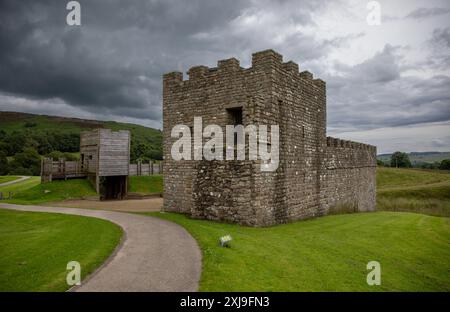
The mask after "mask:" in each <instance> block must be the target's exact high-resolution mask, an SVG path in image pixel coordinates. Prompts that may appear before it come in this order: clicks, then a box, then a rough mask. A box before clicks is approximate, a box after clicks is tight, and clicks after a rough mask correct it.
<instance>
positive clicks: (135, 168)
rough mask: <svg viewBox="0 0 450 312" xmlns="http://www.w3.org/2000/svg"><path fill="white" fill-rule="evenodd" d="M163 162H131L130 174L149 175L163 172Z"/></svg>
mask: <svg viewBox="0 0 450 312" xmlns="http://www.w3.org/2000/svg"><path fill="white" fill-rule="evenodd" d="M162 172H163V164H162V162H158V163H155V162H153V161H150V162H149V163H147V164H144V163H142V162H140V161H138V163H137V164H130V170H129V175H130V176H149V175H155V174H162Z"/></svg>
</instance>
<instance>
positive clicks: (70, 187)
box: [6, 179, 97, 205]
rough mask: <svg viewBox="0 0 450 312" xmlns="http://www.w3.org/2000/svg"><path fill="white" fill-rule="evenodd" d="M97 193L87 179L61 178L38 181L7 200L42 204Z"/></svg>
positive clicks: (14, 202)
mask: <svg viewBox="0 0 450 312" xmlns="http://www.w3.org/2000/svg"><path fill="white" fill-rule="evenodd" d="M96 195H97V193H96V192H95V190H94V188H93V187H92V185H91V184H90V182H89V181H87V180H83V179H74V180H67V181H64V180H61V181H53V182H51V183H44V184H40V182H38V184H37V185H35V186H33V187H31V188H29V189H26V190H23V191H21V192H17V193H15V195H14V196H13V199H12V200H7V201H6V202H8V203H13V204H24V205H26V204H42V203H47V202H53V201H62V200H67V199H77V198H82V197H88V196H96Z"/></svg>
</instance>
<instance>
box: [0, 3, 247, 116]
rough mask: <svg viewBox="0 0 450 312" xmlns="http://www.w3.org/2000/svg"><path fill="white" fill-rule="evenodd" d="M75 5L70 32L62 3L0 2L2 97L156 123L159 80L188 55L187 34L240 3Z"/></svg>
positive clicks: (219, 20)
mask: <svg viewBox="0 0 450 312" xmlns="http://www.w3.org/2000/svg"><path fill="white" fill-rule="evenodd" d="M80 3H81V13H82V14H81V22H82V25H81V26H78V27H70V26H67V25H66V22H65V18H66V15H67V12H68V11H66V9H65V5H66V3H65V2H64V1H42V2H39V1H33V2H29V3H25V2H19V1H2V2H1V4H0V27H1V29H2V31H1V33H0V46H1V49H0V90H1V91H2V92H7V93H12V94H17V95H21V96H25V97H30V98H37V99H46V98H60V99H62V100H63V101H65V102H66V103H68V104H70V105H73V106H76V107H80V108H82V109H84V110H87V111H89V112H93V113H97V114H100V113H108V114H112V115H117V116H127V117H132V118H142V119H152V120H159V119H160V118H161V75H162V74H163V73H164V72H167V71H170V70H173V69H174V67H176V66H177V64H179V60H180V58H181V59H182V58H183V56H184V55H186V54H192V53H194V54H195V47H194V45H193V42H192V41H190V40H189V39H188V36H189V35H190V34H193V33H196V32H198V31H200V30H201V29H205V28H206V29H208V28H210V27H212V26H213V25H214V26H216V27H217V26H220V25H222V24H223V23H225V22H226V21H228V20H229V19H231V18H233V17H235V16H236V15H237V14H238V12H239V8H240V5H239V4H240V3H241V4H245V2H243V1H241V2H239V3H236V5H233V6H230V5H226V4H225V3H224V2H223V1H176V2H175V1H167V0H165V1H151V2H150V1H127V4H126V5H124V3H123V2H122V1H89V2H88V1H80ZM184 51H185V52H184ZM55 113H57V112H55Z"/></svg>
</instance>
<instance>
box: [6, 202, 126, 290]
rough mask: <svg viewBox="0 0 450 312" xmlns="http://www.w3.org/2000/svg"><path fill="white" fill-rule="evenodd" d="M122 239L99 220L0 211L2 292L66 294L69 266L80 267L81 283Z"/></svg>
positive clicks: (110, 225) (114, 228) (112, 227)
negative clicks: (74, 263)
mask: <svg viewBox="0 0 450 312" xmlns="http://www.w3.org/2000/svg"><path fill="white" fill-rule="evenodd" d="M121 236H122V230H121V229H120V227H119V226H117V225H115V224H113V223H111V222H108V221H104V220H100V219H95V218H87V217H80V216H70V215H62V214H53V213H41V212H39V213H36V212H19V211H11V210H3V209H0V250H1V254H2V256H1V257H0V291H64V290H66V289H68V288H69V286H68V285H67V283H66V275H67V273H68V272H69V271H67V270H66V266H67V263H68V262H69V261H78V262H79V263H80V265H81V276H82V278H84V277H86V276H87V275H88V274H90V273H92V272H93V271H94V270H95V269H96V268H97V267H98V266H100V265H101V264H102V263H103V262H104V261H105V260H106V259H107V257H108V256H109V255H110V254H111V253H112V252H113V250H114V249H115V247H116V246H117V244H118V243H119V241H120V238H121Z"/></svg>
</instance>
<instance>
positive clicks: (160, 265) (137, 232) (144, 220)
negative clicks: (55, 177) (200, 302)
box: [0, 204, 201, 291]
mask: <svg viewBox="0 0 450 312" xmlns="http://www.w3.org/2000/svg"><path fill="white" fill-rule="evenodd" d="M0 208H4V209H13V210H21V211H39V212H53V213H62V214H72V215H80V216H87V217H95V218H100V219H105V220H109V221H111V222H114V223H116V224H118V225H119V226H121V227H122V229H123V230H124V237H123V238H122V244H121V245H120V246H119V247H118V248H117V250H116V252H115V253H114V254H113V255H112V256H111V257H110V258H109V259H108V260H107V261H106V262H105V264H103V265H102V266H101V267H100V268H99V269H97V271H95V272H94V273H93V274H91V275H90V276H89V277H88V278H87V279H85V280H84V281H83V282H82V285H81V286H79V287H76V288H74V289H72V290H73V291H197V289H198V283H199V280H200V273H201V252H200V249H199V247H198V245H197V242H196V241H195V240H194V238H192V237H191V236H190V234H189V233H188V232H187V231H186V230H185V229H184V228H182V227H181V226H179V225H177V224H175V223H172V222H168V221H165V220H162V219H158V218H153V217H148V216H140V215H135V214H128V213H121V212H115V211H102V210H89V209H77V208H59V207H41V206H21V205H11V204H0ZM73 260H76V259H73ZM81 269H83V268H81Z"/></svg>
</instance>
